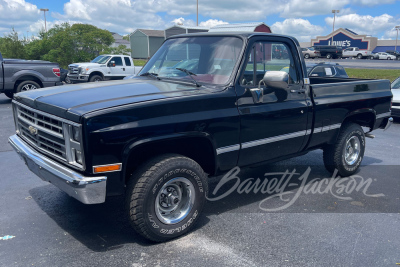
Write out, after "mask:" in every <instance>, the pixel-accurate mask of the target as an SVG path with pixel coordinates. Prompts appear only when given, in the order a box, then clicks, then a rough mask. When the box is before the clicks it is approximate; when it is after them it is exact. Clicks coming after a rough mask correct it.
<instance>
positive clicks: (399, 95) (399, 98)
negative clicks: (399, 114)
mask: <svg viewBox="0 0 400 267" xmlns="http://www.w3.org/2000/svg"><path fill="white" fill-rule="evenodd" d="M392 94H393V102H396V103H400V89H392Z"/></svg>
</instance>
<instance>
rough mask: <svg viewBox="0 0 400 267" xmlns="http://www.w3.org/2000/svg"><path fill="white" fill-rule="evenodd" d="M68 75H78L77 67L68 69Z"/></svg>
mask: <svg viewBox="0 0 400 267" xmlns="http://www.w3.org/2000/svg"><path fill="white" fill-rule="evenodd" d="M68 73H69V74H79V68H78V67H68Z"/></svg>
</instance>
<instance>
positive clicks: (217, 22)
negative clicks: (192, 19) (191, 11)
mask: <svg viewBox="0 0 400 267" xmlns="http://www.w3.org/2000/svg"><path fill="white" fill-rule="evenodd" d="M222 24H228V22H225V21H222V20H217V19H209V20H207V21H203V22H200V24H199V26H202V27H206V28H211V27H214V26H217V25H222Z"/></svg>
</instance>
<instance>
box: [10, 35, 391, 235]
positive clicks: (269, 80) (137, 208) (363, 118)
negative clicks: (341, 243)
mask: <svg viewBox="0 0 400 267" xmlns="http://www.w3.org/2000/svg"><path fill="white" fill-rule="evenodd" d="M274 45H279V46H281V49H282V50H285V51H282V52H283V54H287V55H288V57H287V58H285V59H283V58H281V59H280V60H265V59H269V58H271V49H268V48H271V47H273V46H274ZM297 51H299V43H298V41H297V40H296V39H295V38H294V37H290V36H284V35H278V34H276V35H275V34H271V33H260V32H251V33H248V32H247V33H219V34H218V33H192V34H186V35H185V34H184V35H174V36H172V37H169V38H168V39H167V40H166V41H165V42H164V43H163V45H162V46H161V47H160V48H159V50H158V51H157V52H156V53H155V54H154V56H153V57H152V58H151V59H150V60H149V61H148V62H147V63H146V65H145V66H144V67H143V69H142V70H141V71H140V73H139V75H138V76H137V77H135V78H134V79H131V80H125V81H116V82H114V83H101V84H99V83H92V84H90V85H88V84H85V85H81V84H78V85H66V86H64V88H54V89H52V90H51V91H46V90H38V91H32V92H29V93H28V92H26V93H21V94H17V95H16V96H15V101H14V102H13V112H14V118H15V125H16V128H17V129H16V134H15V135H13V136H11V137H10V138H9V143H10V144H11V146H12V147H13V148H14V149H15V150H16V151H17V152H18V155H19V156H20V157H21V158H22V159H23V160H24V162H25V163H26V164H27V166H28V168H29V169H30V170H31V171H32V172H33V173H35V174H36V175H38V176H39V177H41V178H42V179H43V180H45V181H50V182H52V184H53V185H55V186H57V187H59V188H60V189H61V190H63V191H65V192H66V193H67V194H69V195H70V196H71V197H73V198H76V199H77V200H79V201H81V202H83V203H85V204H95V203H103V202H105V201H106V197H107V196H115V195H122V194H125V200H126V201H125V203H126V209H125V215H124V216H125V217H126V218H128V220H129V221H130V224H131V225H132V226H133V228H134V229H135V230H136V231H137V232H138V233H140V234H141V235H142V236H144V237H145V238H147V239H150V240H153V241H156V242H161V241H166V240H169V239H172V238H176V237H178V236H181V235H184V234H186V233H188V232H189V231H190V230H192V229H193V228H194V225H195V222H196V221H198V219H199V218H200V217H201V212H202V208H203V206H204V204H205V203H206V202H207V201H206V200H207V197H208V198H209V199H212V198H214V199H215V198H216V197H218V196H219V194H217V195H215V191H214V193H213V192H208V181H209V176H218V175H221V174H224V173H227V172H229V171H231V174H233V176H235V177H237V176H238V175H237V173H238V172H236V171H237V170H238V168H237V167H247V166H254V165H256V164H261V163H265V162H271V161H276V160H280V159H287V158H291V157H296V156H299V155H303V154H306V153H307V152H309V151H312V150H315V149H322V150H323V157H322V158H321V162H324V164H325V167H326V169H327V170H328V171H329V172H331V173H335V174H334V176H335V177H337V176H341V177H348V176H351V175H353V174H354V173H355V172H357V170H358V168H359V167H360V166H361V162H362V159H363V156H364V152H365V149H366V147H365V146H366V142H365V137H366V135H365V133H364V129H363V128H362V127H366V128H368V129H367V131H368V135H367V137H368V136H370V132H371V131H374V130H377V129H384V128H387V127H389V126H390V125H391V121H392V119H391V118H390V108H391V100H392V92H391V90H390V81H388V80H367V79H341V78H336V79H330V78H325V77H308V75H307V72H306V71H305V70H306V68H305V65H304V64H305V63H304V58H303V56H302V55H299V53H296V52H297ZM188 54H190V56H191V58H192V59H197V60H198V66H197V68H196V69H192V71H188V70H186V69H183V68H182V69H181V72H183V73H185V74H186V75H184V76H176V77H170V76H168V74H165V75H164V74H162V73H163V70H164V69H165V68H168V67H170V66H172V65H173V64H174V60H176V58H184V57H186V56H187V55H188ZM154 66H156V68H154ZM277 67H278V68H279V69H281V68H285V67H287V68H288V73H286V72H284V71H273V70H271V69H277ZM150 70H156V71H157V72H154V73H150V72H149V71H150ZM65 87H66V88H65ZM355 89H359V90H355ZM39 117H40V118H42V119H41V120H40V123H37V120H36V118H39ZM43 143H44V144H43ZM42 144H43V146H42ZM233 171H235V172H236V173H235V172H233ZM233 176H232V175H231V176H229V177H231V179H232V177H233ZM239 176H240V175H239ZM28 177H29V175H27V176H26V178H28ZM228 180H229V179H228ZM237 184H238V183H236V185H237ZM257 187H258V188H261V187H262V185H260V186H257ZM45 189H46V188H45ZM44 195H45V194H44ZM208 204H209V205H212V201H210V202H208ZM60 208H62V207H58V209H60ZM236 216H240V215H236Z"/></svg>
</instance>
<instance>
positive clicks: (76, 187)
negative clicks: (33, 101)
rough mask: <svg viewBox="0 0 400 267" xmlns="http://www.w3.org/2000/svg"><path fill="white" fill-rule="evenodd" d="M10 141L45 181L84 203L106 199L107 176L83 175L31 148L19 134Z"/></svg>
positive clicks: (33, 170)
mask: <svg viewBox="0 0 400 267" xmlns="http://www.w3.org/2000/svg"><path fill="white" fill-rule="evenodd" d="M8 142H9V143H10V145H11V147H12V148H13V149H14V150H15V151H16V152H17V153H18V155H19V156H20V158H21V159H22V160H23V161H24V162H25V164H26V165H27V166H28V168H29V169H30V170H31V171H32V172H33V173H34V174H36V175H37V176H39V177H40V178H41V179H42V180H43V181H47V182H51V183H52V184H53V185H55V186H57V187H58V188H59V189H61V190H62V191H64V192H66V193H67V194H68V195H70V196H71V197H73V198H75V199H77V200H79V201H81V202H82V203H84V204H97V203H103V202H104V201H105V199H106V186H107V176H97V177H87V176H83V175H82V174H81V173H79V172H76V171H74V170H72V169H69V168H67V167H65V166H63V165H61V164H60V163H58V162H56V161H53V160H51V159H50V158H48V157H45V156H43V155H42V154H40V153H38V152H36V151H35V150H33V149H31V148H30V147H29V145H28V144H27V143H25V141H24V140H23V139H21V138H20V137H18V136H17V135H12V136H10V138H9V139H8Z"/></svg>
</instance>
